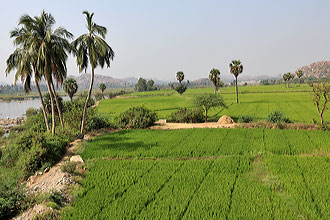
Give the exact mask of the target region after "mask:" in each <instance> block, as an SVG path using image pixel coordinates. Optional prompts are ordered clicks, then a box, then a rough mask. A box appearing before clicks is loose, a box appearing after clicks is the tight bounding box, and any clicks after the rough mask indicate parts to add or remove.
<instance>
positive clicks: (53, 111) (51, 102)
mask: <svg viewBox="0 0 330 220" xmlns="http://www.w3.org/2000/svg"><path fill="white" fill-rule="evenodd" d="M49 81H50V80H49V79H47V88H48V92H49V97H50V104H51V107H52V134H53V135H55V107H54V99H53V93H52V89H51V87H50V82H49Z"/></svg>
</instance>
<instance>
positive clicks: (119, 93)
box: [108, 90, 127, 99]
mask: <svg viewBox="0 0 330 220" xmlns="http://www.w3.org/2000/svg"><path fill="white" fill-rule="evenodd" d="M126 93H127V92H126V91H125V90H120V91H116V92H109V93H108V98H109V99H112V98H114V97H116V96H120V95H124V94H126Z"/></svg>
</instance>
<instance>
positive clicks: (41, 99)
mask: <svg viewBox="0 0 330 220" xmlns="http://www.w3.org/2000/svg"><path fill="white" fill-rule="evenodd" d="M35 82H36V86H37V88H38V93H39V97H40V102H41V109H42V113H43V114H44V119H45V123H46V128H47V131H50V129H49V123H48V117H47V112H46V109H45V103H44V100H43V98H42V94H41V91H40V87H39V83H38V80H37V79H35Z"/></svg>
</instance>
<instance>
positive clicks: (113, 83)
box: [68, 73, 127, 89]
mask: <svg viewBox="0 0 330 220" xmlns="http://www.w3.org/2000/svg"><path fill="white" fill-rule="evenodd" d="M68 78H74V79H75V80H77V84H78V87H79V89H88V88H89V84H90V81H91V79H90V78H91V76H90V74H89V73H84V74H80V75H79V76H68ZM101 83H104V84H105V85H106V86H107V88H124V87H125V84H127V82H126V81H125V80H121V79H115V78H113V77H111V76H103V75H99V74H95V75H94V85H93V88H94V89H98V87H99V85H100V84H101ZM126 86H127V85H126Z"/></svg>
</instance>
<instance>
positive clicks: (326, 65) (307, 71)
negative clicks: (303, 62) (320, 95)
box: [297, 61, 330, 78]
mask: <svg viewBox="0 0 330 220" xmlns="http://www.w3.org/2000/svg"><path fill="white" fill-rule="evenodd" d="M297 70H302V71H303V73H304V75H303V77H304V78H309V77H315V78H324V77H330V61H320V62H316V63H312V64H310V65H308V66H303V67H300V68H298V69H297Z"/></svg>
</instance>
